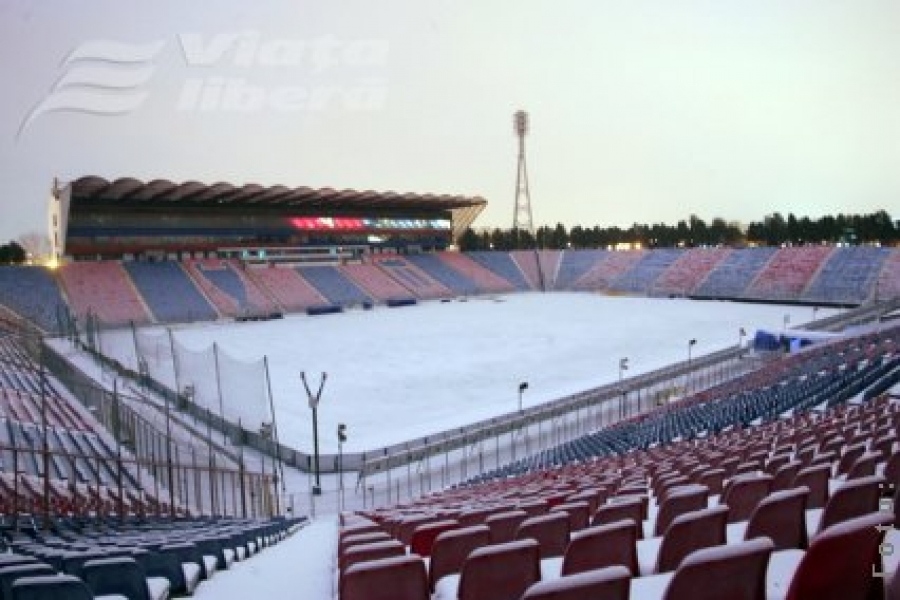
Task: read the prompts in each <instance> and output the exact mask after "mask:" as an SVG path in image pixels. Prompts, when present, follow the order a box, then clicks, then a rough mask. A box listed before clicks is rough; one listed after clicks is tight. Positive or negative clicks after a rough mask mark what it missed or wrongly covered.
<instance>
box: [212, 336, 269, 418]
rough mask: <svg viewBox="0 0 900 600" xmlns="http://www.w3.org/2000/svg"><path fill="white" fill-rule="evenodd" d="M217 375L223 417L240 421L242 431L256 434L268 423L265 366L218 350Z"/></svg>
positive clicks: (259, 361)
mask: <svg viewBox="0 0 900 600" xmlns="http://www.w3.org/2000/svg"><path fill="white" fill-rule="evenodd" d="M219 372H220V374H221V379H222V397H223V399H224V404H225V416H226V418H228V419H229V420H231V421H238V420H240V421H241V424H242V425H243V427H244V429H248V430H251V431H257V432H258V431H259V430H260V427H261V426H262V424H263V423H269V422H271V415H270V414H269V412H270V411H269V396H268V393H267V385H266V366H265V362H264V361H263V360H262V359H260V360H255V361H250V362H247V361H242V360H238V359H236V358H233V357H231V356H229V355H228V354H227V353H225V352H223V351H222V350H221V349H219Z"/></svg>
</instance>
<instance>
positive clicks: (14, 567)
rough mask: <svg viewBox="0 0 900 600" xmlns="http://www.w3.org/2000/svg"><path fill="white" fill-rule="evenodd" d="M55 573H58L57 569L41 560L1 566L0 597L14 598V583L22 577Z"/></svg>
mask: <svg viewBox="0 0 900 600" xmlns="http://www.w3.org/2000/svg"><path fill="white" fill-rule="evenodd" d="M54 574H56V571H55V570H54V569H53V568H52V567H50V565H47V564H44V563H40V562H29V563H18V564H5V565H3V566H0V598H12V584H13V582H15V581H16V580H18V579H20V578H22V577H33V576H35V575H54Z"/></svg>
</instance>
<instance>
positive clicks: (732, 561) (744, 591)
mask: <svg viewBox="0 0 900 600" xmlns="http://www.w3.org/2000/svg"><path fill="white" fill-rule="evenodd" d="M772 550H773V546H772V542H771V541H770V540H768V539H766V538H757V539H753V540H749V541H746V542H740V543H736V544H728V545H725V546H716V547H713V548H702V549H700V550H695V551H694V552H691V553H690V554H689V555H688V556H687V557H685V559H684V560H683V561H682V563H681V565H679V566H678V569H677V570H676V571H675V575H674V576H673V577H672V580H671V581H670V582H669V586H668V587H667V588H666V593H665V596H664V597H663V598H664V600H721V599H723V598H727V599H728V600H765V598H766V570H767V568H768V566H769V557H770V556H771V554H772Z"/></svg>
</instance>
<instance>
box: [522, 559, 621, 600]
mask: <svg viewBox="0 0 900 600" xmlns="http://www.w3.org/2000/svg"><path fill="white" fill-rule="evenodd" d="M630 579H631V574H630V573H629V572H628V569H626V568H625V567H606V568H604V569H594V570H591V571H585V572H582V573H576V574H573V575H564V576H563V577H559V578H557V579H551V580H547V581H539V582H537V583H535V584H534V585H532V586H531V587H530V588H528V590H527V591H526V592H525V595H524V596H522V600H584V599H586V598H602V599H603V600H628V597H629V596H628V594H629V580H630Z"/></svg>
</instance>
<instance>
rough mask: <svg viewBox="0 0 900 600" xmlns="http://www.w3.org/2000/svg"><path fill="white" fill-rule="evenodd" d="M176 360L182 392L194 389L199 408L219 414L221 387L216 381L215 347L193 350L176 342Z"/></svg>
mask: <svg viewBox="0 0 900 600" xmlns="http://www.w3.org/2000/svg"><path fill="white" fill-rule="evenodd" d="M175 358H176V360H177V366H178V383H179V384H180V385H181V391H182V392H185V391H186V390H187V389H188V387H190V388H193V400H194V402H195V403H197V404H198V405H199V406H202V407H204V408H208V409H209V410H210V411H211V412H212V413H213V414H219V412H220V410H219V408H220V406H219V385H218V381H217V380H216V354H215V348H214V346H209V347H207V348H204V349H202V350H192V349H190V348H188V347H187V346H185V345H184V344H182V343H181V342H179V341H178V340H177V339H176V340H175Z"/></svg>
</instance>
